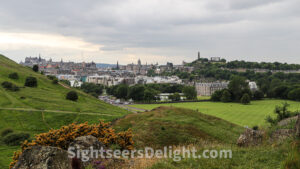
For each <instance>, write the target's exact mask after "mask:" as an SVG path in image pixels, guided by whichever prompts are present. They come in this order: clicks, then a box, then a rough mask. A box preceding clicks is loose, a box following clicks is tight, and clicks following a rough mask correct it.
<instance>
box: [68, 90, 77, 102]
mask: <svg viewBox="0 0 300 169" xmlns="http://www.w3.org/2000/svg"><path fill="white" fill-rule="evenodd" d="M66 99H67V100H72V101H77V100H78V94H77V92H75V91H70V92H69V93H67V96H66Z"/></svg>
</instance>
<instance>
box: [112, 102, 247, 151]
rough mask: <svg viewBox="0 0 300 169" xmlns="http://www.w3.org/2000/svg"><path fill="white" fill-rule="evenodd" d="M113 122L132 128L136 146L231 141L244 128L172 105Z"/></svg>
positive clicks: (115, 126)
mask: <svg viewBox="0 0 300 169" xmlns="http://www.w3.org/2000/svg"><path fill="white" fill-rule="evenodd" d="M113 126H114V128H116V129H117V130H118V131H122V130H127V129H128V128H132V130H133V133H134V142H135V144H136V146H137V147H144V146H149V145H151V146H155V147H162V146H168V145H184V144H188V143H197V142H198V141H200V140H207V141H215V142H219V143H228V144H232V143H235V142H236V140H237V138H238V137H239V135H240V133H242V132H243V131H244V128H243V127H240V126H238V125H235V124H232V123H230V122H228V121H225V120H222V119H220V118H217V117H213V116H209V115H205V114H202V113H200V112H197V111H194V110H190V109H183V108H175V107H158V108H156V109H153V110H151V111H149V112H143V113H139V114H130V115H128V116H126V117H125V118H122V119H120V120H118V121H116V122H115V123H114V125H113Z"/></svg>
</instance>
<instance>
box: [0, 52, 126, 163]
mask: <svg viewBox="0 0 300 169" xmlns="http://www.w3.org/2000/svg"><path fill="white" fill-rule="evenodd" d="M13 72H16V73H18V75H19V79H18V80H13V79H10V78H9V77H8V75H9V74H10V73H13ZM27 76H33V77H36V78H37V80H38V87H36V88H30V87H24V82H25V79H26V77H27ZM4 81H8V82H11V83H13V84H15V85H17V86H19V87H20V90H19V91H17V92H12V91H8V90H6V89H4V88H3V87H2V86H0V117H1V118H0V131H2V130H3V129H7V128H11V129H13V130H14V131H15V132H23V133H29V134H30V136H31V137H32V136H33V135H34V134H37V133H41V132H46V131H48V130H49V129H51V128H54V129H55V128H59V127H61V126H62V125H67V124H70V123H73V122H78V123H83V122H89V123H96V122H98V120H100V119H101V120H104V121H112V120H113V119H116V118H120V117H122V116H124V115H126V114H128V113H129V112H127V111H125V110H124V109H121V108H118V107H115V106H112V105H110V104H107V103H104V102H102V101H100V100H98V99H96V98H94V97H93V96H90V95H87V94H85V93H83V92H81V91H78V90H76V91H77V92H78V93H79V99H78V101H77V102H73V101H69V100H66V99H65V97H66V93H68V92H69V91H71V90H74V89H68V88H65V87H63V86H61V85H59V84H52V81H51V80H49V79H48V78H47V77H46V76H44V75H41V74H39V73H35V72H33V71H32V69H31V68H27V67H23V66H21V65H19V64H17V63H15V62H13V61H12V60H10V59H8V58H6V57H4V56H3V55H0V83H2V82H4ZM17 149H18V147H15V146H7V145H4V144H3V143H1V140H0V168H7V166H8V164H9V162H10V160H11V156H12V155H13V152H14V151H16V150H17Z"/></svg>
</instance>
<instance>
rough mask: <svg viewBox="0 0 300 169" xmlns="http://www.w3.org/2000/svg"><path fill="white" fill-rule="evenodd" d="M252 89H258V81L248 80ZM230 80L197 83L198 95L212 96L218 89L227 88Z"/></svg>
mask: <svg viewBox="0 0 300 169" xmlns="http://www.w3.org/2000/svg"><path fill="white" fill-rule="evenodd" d="M248 84H249V88H250V90H251V91H256V90H258V87H257V84H256V82H251V81H248ZM228 85H229V82H213V83H195V88H196V91H197V95H198V96H211V95H212V94H213V93H214V92H215V91H217V90H223V89H227V88H228Z"/></svg>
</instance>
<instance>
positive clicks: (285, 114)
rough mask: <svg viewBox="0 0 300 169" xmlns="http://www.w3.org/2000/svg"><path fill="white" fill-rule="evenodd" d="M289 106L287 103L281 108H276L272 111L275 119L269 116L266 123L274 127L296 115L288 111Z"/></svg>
mask: <svg viewBox="0 0 300 169" xmlns="http://www.w3.org/2000/svg"><path fill="white" fill-rule="evenodd" d="M289 106H290V105H289V104H288V103H282V106H276V108H275V110H274V113H275V114H276V115H277V116H276V118H274V119H273V118H271V117H270V116H267V118H266V121H267V122H268V123H270V124H271V125H276V124H277V123H278V122H279V121H281V120H283V119H286V118H289V117H291V116H292V115H295V114H296V113H292V112H291V111H289V110H288V107H289Z"/></svg>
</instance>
